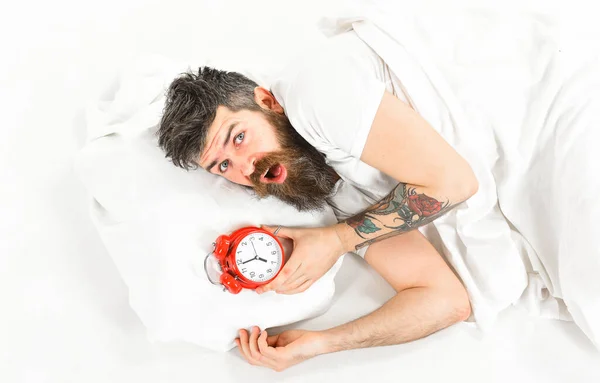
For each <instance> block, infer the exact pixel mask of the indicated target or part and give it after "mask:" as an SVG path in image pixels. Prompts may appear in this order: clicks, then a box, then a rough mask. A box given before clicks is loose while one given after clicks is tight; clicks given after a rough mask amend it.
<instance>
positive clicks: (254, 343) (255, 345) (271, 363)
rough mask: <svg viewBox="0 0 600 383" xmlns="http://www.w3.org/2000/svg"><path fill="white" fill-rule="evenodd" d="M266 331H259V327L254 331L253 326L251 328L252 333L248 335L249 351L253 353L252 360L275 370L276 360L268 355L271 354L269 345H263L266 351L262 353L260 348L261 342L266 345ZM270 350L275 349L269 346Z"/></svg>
mask: <svg viewBox="0 0 600 383" xmlns="http://www.w3.org/2000/svg"><path fill="white" fill-rule="evenodd" d="M266 338H267V333H266V332H265V331H263V332H262V333H261V332H260V329H259V328H258V327H257V328H256V332H254V328H253V329H252V335H251V336H250V351H251V352H252V353H253V354H252V355H253V358H254V360H256V361H258V363H259V364H260V365H261V366H265V367H269V368H271V369H273V370H277V362H276V361H275V360H274V359H273V358H272V357H269V355H273V354H272V353H271V352H269V347H268V346H267V347H266V348H265V347H263V349H264V350H265V351H266V353H263V352H262V351H261V349H260V345H261V343H262V342H264V344H265V345H266ZM271 350H273V351H274V350H275V349H273V348H271Z"/></svg>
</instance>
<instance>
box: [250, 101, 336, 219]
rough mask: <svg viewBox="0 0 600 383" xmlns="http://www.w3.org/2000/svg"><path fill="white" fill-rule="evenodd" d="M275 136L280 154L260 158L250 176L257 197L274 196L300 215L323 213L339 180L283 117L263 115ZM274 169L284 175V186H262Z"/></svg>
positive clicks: (270, 114) (270, 184)
mask: <svg viewBox="0 0 600 383" xmlns="http://www.w3.org/2000/svg"><path fill="white" fill-rule="evenodd" d="M264 113H265V115H266V117H267V119H268V120H269V122H270V123H271V124H272V126H273V127H274V128H275V131H276V132H277V138H278V140H279V143H280V145H281V147H282V149H281V150H279V151H277V152H273V153H269V154H268V155H266V156H264V157H262V158H261V159H260V160H258V161H256V163H255V164H254V166H255V170H254V173H253V174H252V175H250V180H251V181H252V183H253V185H254V186H253V188H254V191H255V192H256V194H258V196H259V197H266V196H274V197H276V198H278V199H280V200H281V201H283V202H285V203H288V204H290V205H292V206H294V207H296V209H298V210H299V211H310V210H322V209H323V207H324V206H325V204H326V202H327V198H328V197H329V196H331V193H332V191H333V188H334V186H335V184H336V182H337V180H338V179H339V176H338V175H337V173H336V172H335V171H334V170H333V168H332V167H331V166H329V165H328V164H327V162H326V161H325V156H324V155H323V154H322V153H320V152H319V151H318V150H317V149H315V148H314V147H313V146H312V145H310V144H309V143H308V142H307V141H306V140H305V139H304V138H302V136H300V134H298V132H296V130H295V129H294V128H293V127H292V125H291V123H290V121H289V120H288V118H287V117H286V116H285V115H284V114H279V113H276V112H272V111H265V112H264ZM276 165H282V166H284V167H285V169H286V171H287V177H286V178H285V180H284V181H283V183H264V182H262V181H261V177H262V175H263V174H265V173H267V172H268V171H269V169H271V168H272V167H274V166H276Z"/></svg>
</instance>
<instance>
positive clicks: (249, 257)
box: [234, 233, 283, 282]
mask: <svg viewBox="0 0 600 383" xmlns="http://www.w3.org/2000/svg"><path fill="white" fill-rule="evenodd" d="M234 259H235V263H236V265H237V268H238V270H239V271H240V273H241V274H242V275H243V276H244V277H245V278H246V279H249V280H251V281H252V282H265V281H268V280H269V279H271V278H273V276H274V275H275V274H277V272H278V271H279V268H280V267H281V264H282V261H283V252H282V250H281V247H280V246H279V243H277V241H276V240H275V239H274V238H273V237H271V236H270V235H267V234H264V233H252V234H248V235H247V236H245V237H244V238H243V239H242V240H241V241H240V242H239V244H238V246H237V248H236V249H235V254H234Z"/></svg>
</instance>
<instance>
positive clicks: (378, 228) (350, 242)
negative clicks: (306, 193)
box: [338, 183, 462, 251]
mask: <svg viewBox="0 0 600 383" xmlns="http://www.w3.org/2000/svg"><path fill="white" fill-rule="evenodd" d="M426 192H427V191H426V190H424V188H420V187H417V186H414V185H407V184H405V183H399V184H398V185H397V186H396V187H395V188H394V189H393V190H392V191H391V192H390V193H389V194H388V195H387V196H385V197H384V198H383V199H382V200H381V201H379V202H378V203H377V204H375V205H373V206H371V207H370V208H368V209H367V210H365V211H363V212H361V213H359V214H357V215H355V216H353V217H350V218H348V219H347V220H345V221H343V222H342V224H341V225H338V226H347V228H341V229H340V228H338V235H339V236H340V239H341V240H342V242H343V243H344V248H345V249H346V250H347V251H353V250H359V249H360V248H362V247H365V246H368V245H371V244H372V243H375V242H378V241H381V240H383V239H386V238H390V237H393V236H395V235H398V234H402V233H406V232H407V231H410V230H413V229H416V228H418V227H420V226H423V225H426V224H428V223H429V222H431V221H433V220H435V219H436V218H438V217H440V216H442V215H444V214H445V213H446V212H448V211H449V210H450V209H452V208H453V207H454V206H456V205H457V204H458V203H460V202H462V201H450V200H449V199H447V198H444V197H441V196H437V195H436V196H431V195H427V194H425V193H426ZM434 193H435V192H433V193H431V192H430V194H434ZM349 228H352V230H349Z"/></svg>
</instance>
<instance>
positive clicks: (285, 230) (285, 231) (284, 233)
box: [260, 225, 294, 239]
mask: <svg viewBox="0 0 600 383" xmlns="http://www.w3.org/2000/svg"><path fill="white" fill-rule="evenodd" d="M260 228H261V229H263V230H266V231H268V232H269V233H271V234H273V233H275V230H277V228H279V231H278V232H277V234H275V236H276V237H282V238H289V239H294V229H291V228H289V227H283V226H265V225H261V226H260Z"/></svg>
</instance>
